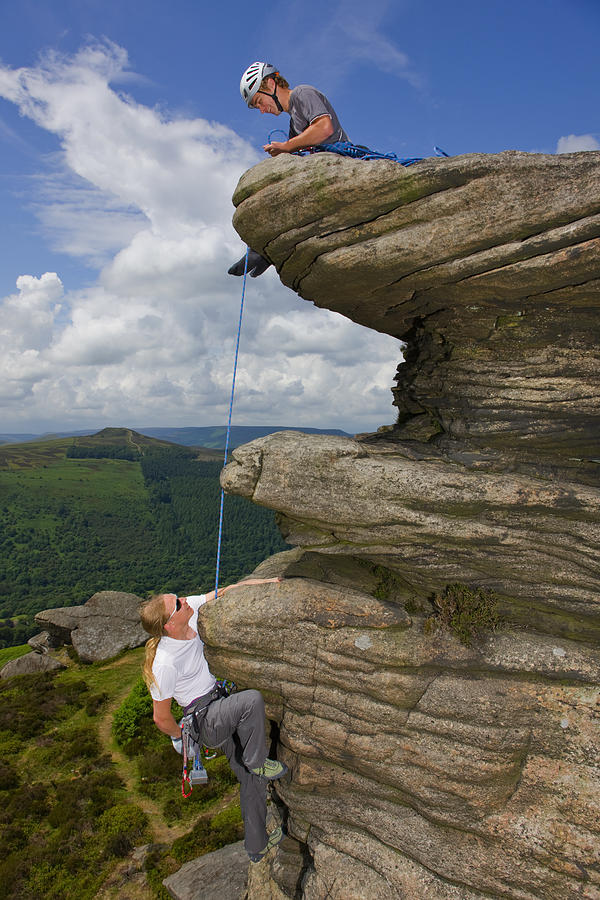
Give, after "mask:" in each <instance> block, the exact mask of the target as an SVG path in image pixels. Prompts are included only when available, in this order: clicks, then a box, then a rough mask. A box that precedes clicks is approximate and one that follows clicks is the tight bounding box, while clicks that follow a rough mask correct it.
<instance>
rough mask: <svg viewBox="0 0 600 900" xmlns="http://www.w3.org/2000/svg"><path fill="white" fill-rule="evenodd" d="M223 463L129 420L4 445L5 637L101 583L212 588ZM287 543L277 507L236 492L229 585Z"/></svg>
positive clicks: (225, 573) (230, 505)
mask: <svg viewBox="0 0 600 900" xmlns="http://www.w3.org/2000/svg"><path fill="white" fill-rule="evenodd" d="M221 467H222V461H221V460H220V454H218V453H217V454H215V453H214V452H212V451H210V450H200V451H199V450H197V449H196V450H193V449H191V448H189V447H180V446H177V445H175V444H169V443H168V442H165V441H159V440H156V439H153V438H149V437H146V436H144V435H141V434H138V433H137V432H135V431H131V430H129V429H104V430H103V431H101V432H99V433H98V434H97V435H93V436H86V437H76V438H61V439H58V440H51V441H35V442H32V443H29V442H28V443H26V444H21V445H17V444H14V445H8V446H3V447H0V498H1V499H0V597H1V601H0V604H1V605H0V646H10V645H11V644H18V643H22V642H23V641H24V640H26V639H27V637H29V636H30V634H31V633H33V630H34V628H35V627H34V626H32V616H33V614H35V613H36V612H38V611H40V610H42V609H47V608H50V607H54V606H68V605H71V604H81V603H84V602H85V601H86V600H87V599H88V598H89V597H90V596H91V595H92V594H93V593H94V592H95V591H98V590H122V591H130V592H132V593H137V594H145V593H146V592H148V591H154V590H176V591H178V592H179V593H185V592H188V593H191V592H193V591H198V590H199V589H210V588H211V587H212V586H213V582H214V575H215V555H216V543H217V531H218V514H219V501H220V488H219V481H218V479H219V472H220V470H221ZM285 546H286V545H285V544H284V543H283V541H282V539H281V536H280V534H279V532H278V530H277V529H276V527H275V524H274V517H273V514H272V513H271V512H270V511H268V510H265V509H262V508H260V507H257V506H254V505H253V504H251V503H249V502H248V501H246V500H244V499H242V498H239V497H226V498H225V525H224V537H223V549H222V562H221V579H220V580H221V583H222V584H226V583H228V582H231V581H232V580H234V579H236V578H237V577H239V576H241V575H243V574H245V573H247V572H248V571H251V570H252V569H253V568H254V567H255V566H256V565H257V564H258V563H259V562H260V561H261V560H263V559H264V558H265V557H267V556H269V555H270V554H271V553H273V552H277V551H278V550H281V549H284V548H285Z"/></svg>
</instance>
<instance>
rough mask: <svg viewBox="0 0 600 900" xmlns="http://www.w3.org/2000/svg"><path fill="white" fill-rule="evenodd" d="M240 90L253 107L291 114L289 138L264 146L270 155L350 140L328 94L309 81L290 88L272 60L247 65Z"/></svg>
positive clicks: (245, 100) (264, 111)
mask: <svg viewBox="0 0 600 900" xmlns="http://www.w3.org/2000/svg"><path fill="white" fill-rule="evenodd" d="M240 93H241V95H242V100H244V102H245V103H246V104H247V105H248V106H249V107H250V109H258V110H260V112H261V113H270V114H271V115H272V116H279V115H281V113H282V112H286V113H288V115H289V117H290V130H289V137H288V140H287V141H271V142H270V143H269V144H265V146H264V147H263V150H265V151H266V152H267V153H269V154H270V155H271V156H278V155H279V154H280V153H293V152H294V151H295V150H304V149H305V148H306V147H314V146H315V145H316V144H335V143H337V141H347V140H348V135H347V134H346V132H345V131H344V129H343V128H342V126H341V125H340V121H339V119H338V117H337V115H336V112H335V110H334V108H333V106H332V105H331V103H330V102H329V100H328V99H327V97H326V96H325V95H324V94H322V93H321V91H318V90H317V89H316V88H314V87H313V86H312V85H310V84H299V85H298V86H297V87H295V88H290V86H289V84H288V83H287V81H286V80H285V78H283V77H282V76H281V75H280V74H279V72H278V71H277V69H276V68H275V66H273V65H271V63H266V62H253V63H252V65H251V66H248V68H247V69H246V71H245V72H244V74H243V75H242V80H241V81H240Z"/></svg>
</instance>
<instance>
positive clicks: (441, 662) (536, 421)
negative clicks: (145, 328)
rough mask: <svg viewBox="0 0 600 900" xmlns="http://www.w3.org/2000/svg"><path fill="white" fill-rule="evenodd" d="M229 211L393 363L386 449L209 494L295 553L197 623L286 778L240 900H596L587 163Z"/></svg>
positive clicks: (594, 158)
mask: <svg viewBox="0 0 600 900" xmlns="http://www.w3.org/2000/svg"><path fill="white" fill-rule="evenodd" d="M234 202H235V203H236V205H237V211H236V214H235V217H234V223H235V226H236V228H237V230H238V231H239V233H240V235H241V236H242V238H243V239H244V240H245V241H246V242H247V243H248V244H249V245H250V246H251V247H252V248H253V249H255V250H257V251H259V252H261V253H263V254H264V255H266V256H267V257H268V258H269V259H270V260H272V262H273V263H274V264H275V265H276V267H277V270H278V272H279V275H280V277H281V280H282V281H283V282H284V284H286V285H288V286H289V287H291V288H292V289H294V290H296V291H297V292H298V293H299V294H300V296H301V297H303V298H304V299H306V300H310V301H312V302H313V303H315V304H316V305H318V306H322V307H326V308H328V309H331V310H334V311H337V312H340V313H342V314H344V315H345V316H348V317H349V318H351V319H353V320H354V321H357V322H360V323H361V324H363V325H367V326H368V327H371V328H374V329H376V330H378V331H382V332H386V333H389V334H392V335H394V336H396V337H398V338H400V339H402V340H404V341H406V342H407V350H406V353H405V356H406V361H405V362H403V363H402V364H401V365H400V366H399V367H398V372H397V374H396V379H395V380H396V385H395V387H394V389H393V394H394V403H395V405H396V407H397V410H398V417H397V422H396V423H395V424H394V425H393V426H387V427H384V428H382V429H381V430H380V431H379V432H378V433H376V434H373V435H361V436H357V437H356V438H355V439H353V440H351V439H346V438H338V437H333V436H321V435H303V434H299V433H291V432H288V433H286V432H284V433H280V434H276V435H270V436H268V437H266V438H261V439H259V440H258V441H254V442H252V443H251V444H249V445H246V446H245V447H240V448H238V449H237V450H236V451H235V452H234V454H233V459H232V461H231V462H230V463H229V465H228V466H227V467H226V469H225V470H224V473H223V476H222V483H223V486H224V487H225V489H226V490H227V491H229V492H232V493H238V494H241V495H243V496H246V497H248V498H250V499H252V500H253V501H254V502H256V503H259V504H261V505H264V506H267V507H270V508H272V509H274V510H276V512H277V516H278V521H279V523H280V527H281V528H282V532H283V533H284V535H285V536H286V539H287V540H288V542H289V543H291V544H292V545H294V549H293V550H290V551H287V552H285V553H282V554H277V555H276V556H275V557H273V558H271V559H270V560H266V561H265V562H264V563H263V564H261V566H260V567H259V570H258V571H259V572H260V573H261V574H263V575H274V574H281V575H282V576H284V581H283V582H282V583H280V584H275V585H268V586H262V587H256V586H253V587H248V588H244V589H239V590H238V591H237V592H231V593H229V594H227V595H223V596H222V597H221V598H220V599H219V600H218V601H217V602H216V603H215V604H208V605H207V606H205V607H203V609H202V610H201V613H200V618H199V621H200V625H201V628H202V629H203V632H204V636H205V638H206V642H207V655H208V657H209V660H210V662H211V664H212V666H213V668H215V669H216V670H217V671H218V672H219V674H223V675H225V674H227V675H228V676H229V677H233V678H234V679H235V681H236V682H238V684H240V685H242V686H252V687H257V688H259V689H260V690H262V691H263V693H264V695H265V698H266V700H267V708H268V714H269V717H270V719H271V721H272V723H273V737H274V739H276V741H277V752H278V754H279V755H280V756H281V757H282V758H283V759H284V760H285V761H286V762H287V763H288V765H289V768H290V776H289V778H286V779H284V780H283V781H281V782H278V783H277V785H275V787H274V791H275V792H276V794H277V797H278V800H279V802H280V803H281V804H282V805H283V809H284V811H285V818H286V822H287V828H288V833H289V834H290V836H291V837H290V840H292V839H293V840H294V841H295V842H297V843H296V846H297V848H298V851H297V852H296V853H295V854H288V856H289V861H288V856H286V853H285V852H284V851H283V850H282V851H280V852H277V853H275V854H273V858H272V859H271V857H269V860H270V861H269V860H267V861H266V862H265V863H264V864H261V865H263V868H264V867H267V866H268V867H269V874H268V877H266V876H264V877H261V878H259V877H258V876H257V877H255V878H251V879H250V883H249V896H250V898H251V900H266V898H275V897H277V898H280V897H290V898H293V897H301V898H303V900H322V898H323V897H330V898H334V900H387V898H390V900H392V898H400V897H410V898H411V900H413V898H414V900H421V898H432V900H433V898H436V900H437V898H453V900H454V898H456V900H476V898H477V900H482V898H488V897H505V898H519V900H564V898H566V897H582V898H587V900H598V898H600V870H599V867H598V846H599V843H600V824H599V823H600V778H599V776H600V769H599V762H598V760H599V754H598V746H599V741H598V701H599V690H600V689H599V683H600V653H599V643H600V579H599V574H600V566H599V554H598V545H599V536H600V535H599V527H598V523H599V521H600V490H599V481H600V478H599V475H600V462H599V454H598V448H597V442H598V435H599V433H600V404H599V398H600V383H599V376H598V372H599V370H600V366H599V363H600V354H599V350H598V344H599V341H598V337H599V330H598V321H600V319H599V313H600V309H599V307H600V253H599V251H600V154H598V153H579V154H569V155H560V156H541V155H536V154H525V153H512V152H511V153H502V154H498V155H496V156H485V155H481V154H475V155H470V156H463V157H456V158H454V159H444V160H439V159H431V160H424V161H423V162H420V163H418V164H417V165H415V166H412V167H410V168H409V169H403V168H402V167H400V166H398V165H396V164H395V163H391V162H386V161H379V162H369V163H366V162H362V161H355V160H348V159H341V158H339V157H335V156H330V155H328V154H318V155H315V156H314V157H309V158H306V159H298V158H291V157H279V158H277V159H275V160H269V161H266V162H264V163H261V164H260V165H258V166H256V167H255V168H254V169H251V170H250V171H249V172H247V173H245V175H244V176H243V177H242V179H241V181H240V184H239V186H238V189H237V191H236V194H235V197H234ZM453 585H454V586H455V587H454V588H453V587H452V586H453ZM457 585H459V586H460V587H456V586H457ZM436 596H437V598H438V601H437V603H436V600H435V598H436ZM460 597H462V600H461V599H460ZM492 597H493V602H492V601H491V599H490V598H492ZM465 598H467V599H468V598H475V601H477V602H479V603H480V605H479V606H477V602H475V605H471V607H470V609H467V606H468V605H469V604H468V603H466V601H465V603H466V605H464V606H461V604H462V602H463V600H465ZM487 601H489V602H488V605H487V607H486V602H487ZM453 604H454V605H453ZM451 607H452V609H451ZM484 613H485V614H486V615H487V618H486V615H484ZM461 614H464V616H466V618H464V616H463V619H462V620H461ZM469 615H470V616H471V620H470V624H469ZM455 616H456V617H457V618H456V620H454V617H455ZM436 619H437V620H438V621H439V620H440V619H441V621H442V624H445V625H446V626H448V627H437V628H436V627H434V628H431V627H427V622H429V623H430V624H431V623H432V621H435V620H436ZM500 619H501V620H502V627H500V628H498V627H496V626H497V624H498V622H499V620H500ZM453 621H454V624H455V625H456V627H457V628H458V629H459V631H460V630H462V634H461V635H457V634H456V633H454V631H453ZM473 624H475V625H476V626H477V627H470V625H473ZM460 636H462V637H463V639H464V638H465V636H467V640H466V641H464V640H463V641H461V640H460V639H459V638H460Z"/></svg>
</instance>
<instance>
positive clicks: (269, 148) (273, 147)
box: [263, 141, 292, 156]
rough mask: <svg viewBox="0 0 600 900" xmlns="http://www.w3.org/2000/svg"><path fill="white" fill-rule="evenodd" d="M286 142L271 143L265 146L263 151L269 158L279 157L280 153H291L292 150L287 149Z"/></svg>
mask: <svg viewBox="0 0 600 900" xmlns="http://www.w3.org/2000/svg"><path fill="white" fill-rule="evenodd" d="M288 143H289V142H288V141H271V143H270V144H265V145H264V147H263V150H264V151H265V153H268V154H269V156H279V154H280V153H291V152H292V148H290V147H288Z"/></svg>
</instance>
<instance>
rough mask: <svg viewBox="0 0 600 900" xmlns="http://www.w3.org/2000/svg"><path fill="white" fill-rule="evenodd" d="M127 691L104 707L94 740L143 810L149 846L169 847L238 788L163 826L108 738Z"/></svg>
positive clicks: (129, 764) (125, 760) (128, 763)
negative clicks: (206, 807) (188, 816)
mask: <svg viewBox="0 0 600 900" xmlns="http://www.w3.org/2000/svg"><path fill="white" fill-rule="evenodd" d="M119 662H120V660H118V661H117V662H116V663H115V665H116V666H117V665H119ZM130 690H131V687H130V686H128V687H127V688H125V690H123V691H122V692H121V693H120V694H119V695H118V696H117V697H115V699H114V700H113V701H112V702H111V703H110V705H109V706H108V707H107V709H106V710H105V712H104V715H103V716H102V718H101V719H100V721H99V724H98V737H99V739H100V743H101V744H102V747H103V748H104V750H105V751H106V752H107V753H109V754H110V756H111V759H112V761H113V763H114V764H115V767H116V769H117V772H118V774H119V776H120V777H121V778H122V779H123V781H124V783H125V787H126V789H127V791H128V792H129V793H130V794H131V796H132V797H133V798H134V800H135V804H136V806H139V807H140V809H143V811H144V812H145V813H146V815H147V816H148V821H149V823H150V827H151V829H152V843H155V844H168V845H169V846H170V845H171V844H172V843H173V841H175V840H176V839H177V838H178V837H181V836H182V835H184V834H187V833H188V832H189V831H190V830H191V829H192V828H193V827H194V825H195V823H196V822H197V821H198V820H199V819H201V818H203V817H205V816H210V817H212V816H214V815H215V813H217V812H219V811H220V810H221V809H224V807H226V806H228V805H229V803H231V801H232V799H233V798H234V796H235V795H236V793H237V790H238V788H237V785H236V786H235V787H233V788H232V789H231V790H230V791H227V793H226V794H225V795H224V796H223V797H222V798H221V800H219V801H218V802H215V804H214V805H212V806H211V807H210V809H209V810H205V811H204V812H203V813H199V814H198V816H197V817H195V818H194V819H190V820H188V821H186V822H185V823H184V824H181V825H168V824H167V823H166V822H165V820H164V818H163V815H162V813H161V810H160V808H159V807H158V806H157V805H156V803H154V801H153V800H152V799H151V798H150V797H147V796H146V795H145V794H142V793H140V792H139V791H138V787H137V778H138V775H137V769H136V765H135V762H134V761H133V760H131V759H129V757H128V756H126V755H125V754H124V753H123V752H122V751H121V750H119V748H118V747H117V746H116V745H115V742H114V739H113V736H112V723H113V716H114V714H115V711H116V710H117V709H118V707H119V706H120V705H121V703H122V702H123V700H124V699H125V697H127V695H128V694H129V692H130ZM173 790H174V791H176V790H179V786H178V785H177V784H176V783H174V784H173Z"/></svg>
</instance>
